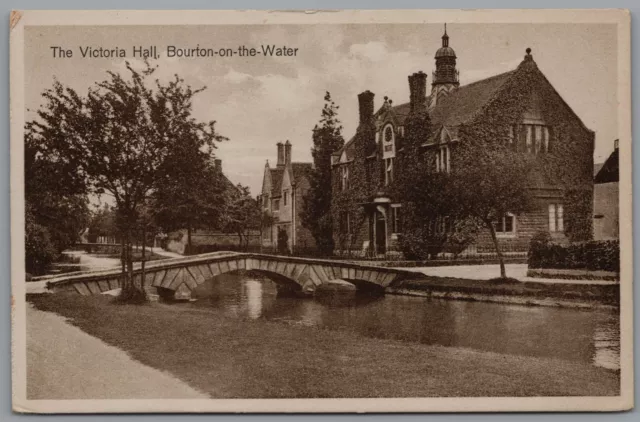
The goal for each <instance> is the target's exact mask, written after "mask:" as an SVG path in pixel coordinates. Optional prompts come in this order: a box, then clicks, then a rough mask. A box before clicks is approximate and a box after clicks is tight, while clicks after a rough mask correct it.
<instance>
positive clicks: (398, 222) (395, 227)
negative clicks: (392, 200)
mask: <svg viewBox="0 0 640 422" xmlns="http://www.w3.org/2000/svg"><path fill="white" fill-rule="evenodd" d="M391 224H392V227H391V232H392V233H401V232H402V213H401V208H400V205H396V206H394V205H392V206H391Z"/></svg>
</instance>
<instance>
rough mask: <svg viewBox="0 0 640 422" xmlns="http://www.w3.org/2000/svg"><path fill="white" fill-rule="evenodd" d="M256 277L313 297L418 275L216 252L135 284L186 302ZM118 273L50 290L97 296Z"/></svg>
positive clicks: (84, 276)
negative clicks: (342, 286)
mask: <svg viewBox="0 0 640 422" xmlns="http://www.w3.org/2000/svg"><path fill="white" fill-rule="evenodd" d="M237 271H254V272H257V273H261V274H264V275H266V276H267V277H269V278H270V279H272V280H274V281H275V282H276V283H277V284H278V285H279V286H284V287H286V288H288V289H293V290H297V291H300V292H302V293H304V294H313V293H314V292H315V290H316V289H317V287H318V286H320V285H322V284H324V283H328V282H330V281H331V280H336V279H341V280H345V281H348V282H351V283H353V284H354V285H355V286H356V288H358V289H374V290H381V291H383V290H384V289H385V288H387V287H389V286H390V285H391V284H393V283H395V282H397V281H399V280H400V279H404V278H407V277H415V276H416V275H415V273H412V272H409V271H406V270H398V269H393V268H386V267H377V266H373V265H363V264H360V263H353V262H348V261H335V260H327V259H312V258H299V257H289V256H281V255H266V254H254V253H236V252H214V253H210V254H202V255H194V256H189V257H184V258H172V259H166V260H158V261H152V262H148V263H147V264H146V266H145V279H144V280H142V270H141V268H140V265H139V264H138V265H136V266H135V267H134V273H133V274H134V283H136V284H137V285H139V286H143V287H144V288H145V289H146V290H147V291H148V292H149V291H150V289H153V288H156V289H158V291H161V292H164V293H165V294H166V292H177V294H178V296H180V297H188V296H189V295H190V292H191V291H192V290H193V289H195V288H196V287H197V286H199V285H200V284H202V283H204V282H205V281H206V280H209V279H212V278H214V277H216V276H217V275H220V274H225V273H233V272H237ZM121 280H122V272H121V270H120V269H114V270H109V271H100V272H85V273H77V274H74V275H70V276H60V277H56V278H54V279H51V280H50V281H49V282H48V283H47V287H48V288H50V289H52V290H54V291H75V292H77V293H80V294H82V295H90V294H99V293H104V292H106V291H110V290H114V289H117V288H119V287H120V286H121Z"/></svg>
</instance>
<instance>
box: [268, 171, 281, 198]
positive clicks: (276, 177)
mask: <svg viewBox="0 0 640 422" xmlns="http://www.w3.org/2000/svg"><path fill="white" fill-rule="evenodd" d="M269 172H270V173H271V196H272V197H275V196H280V191H281V190H282V176H283V175H284V168H283V167H280V168H277V167H276V168H274V169H269Z"/></svg>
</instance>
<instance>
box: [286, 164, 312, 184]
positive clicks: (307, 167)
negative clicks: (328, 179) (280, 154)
mask: <svg viewBox="0 0 640 422" xmlns="http://www.w3.org/2000/svg"><path fill="white" fill-rule="evenodd" d="M312 169H313V164H311V163H291V173H292V174H291V175H290V176H291V179H292V180H293V181H294V182H295V183H299V182H300V181H301V180H302V179H304V178H306V177H309V173H310V172H311V170H312Z"/></svg>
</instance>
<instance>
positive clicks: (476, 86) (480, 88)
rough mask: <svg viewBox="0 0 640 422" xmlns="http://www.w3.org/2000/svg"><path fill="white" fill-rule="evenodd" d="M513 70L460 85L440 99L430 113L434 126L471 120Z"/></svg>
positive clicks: (448, 125) (511, 74)
mask: <svg viewBox="0 0 640 422" xmlns="http://www.w3.org/2000/svg"><path fill="white" fill-rule="evenodd" d="M515 72H516V71H515V70H511V71H509V72H505V73H501V74H499V75H495V76H492V77H490V78H486V79H482V80H479V81H477V82H473V83H471V84H468V85H464V86H461V87H460V88H458V89H457V90H455V91H454V92H452V93H451V94H449V95H448V96H446V97H445V98H443V99H442V100H441V101H439V102H438V103H437V104H436V106H435V107H434V109H433V110H432V111H431V113H430V117H431V124H432V125H434V126H439V125H443V126H447V127H453V126H459V125H461V124H463V123H467V122H469V121H471V120H472V119H473V118H474V117H475V116H476V115H477V114H478V113H479V112H480V111H481V110H482V108H483V107H484V106H485V105H486V104H487V103H489V101H490V100H491V99H493V97H494V95H495V94H496V93H497V92H498V90H499V89H500V88H501V87H502V86H503V85H504V83H505V82H507V81H508V80H509V78H511V76H513V75H514V74H515Z"/></svg>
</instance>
